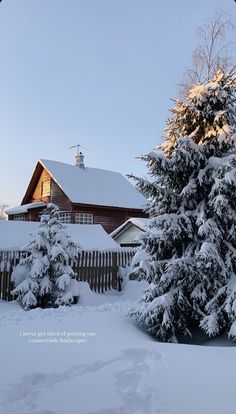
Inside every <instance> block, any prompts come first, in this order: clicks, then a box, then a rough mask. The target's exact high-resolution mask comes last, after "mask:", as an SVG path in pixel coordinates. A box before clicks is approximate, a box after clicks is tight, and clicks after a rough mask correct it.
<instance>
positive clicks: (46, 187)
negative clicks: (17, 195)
mask: <svg viewBox="0 0 236 414" xmlns="http://www.w3.org/2000/svg"><path fill="white" fill-rule="evenodd" d="M41 193H42V197H48V196H50V193H51V181H50V180H47V181H42V191H41Z"/></svg>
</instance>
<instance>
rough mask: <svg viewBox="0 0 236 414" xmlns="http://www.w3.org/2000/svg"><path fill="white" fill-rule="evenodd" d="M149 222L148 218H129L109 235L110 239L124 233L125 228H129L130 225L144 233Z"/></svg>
mask: <svg viewBox="0 0 236 414" xmlns="http://www.w3.org/2000/svg"><path fill="white" fill-rule="evenodd" d="M148 221H149V218H144V217H131V218H129V219H128V220H127V221H125V223H123V224H121V226H119V227H117V229H115V230H114V231H113V232H112V233H110V236H111V237H115V236H117V235H118V234H119V233H121V232H123V231H125V230H126V229H127V228H129V226H130V225H132V224H133V225H134V226H136V227H138V228H139V229H140V230H142V231H144V230H145V228H146V226H147V223H148Z"/></svg>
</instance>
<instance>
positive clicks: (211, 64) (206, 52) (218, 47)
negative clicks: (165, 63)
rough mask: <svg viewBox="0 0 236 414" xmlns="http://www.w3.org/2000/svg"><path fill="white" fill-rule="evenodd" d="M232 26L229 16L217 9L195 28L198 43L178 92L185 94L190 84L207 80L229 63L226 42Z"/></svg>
mask: <svg viewBox="0 0 236 414" xmlns="http://www.w3.org/2000/svg"><path fill="white" fill-rule="evenodd" d="M233 28H234V25H233V22H232V18H231V16H230V15H229V14H228V13H227V12H225V11H223V10H221V9H217V11H216V12H215V15H214V16H213V17H212V18H211V19H209V20H207V21H206V22H205V23H204V24H203V25H202V26H201V27H199V28H198V29H197V37H198V39H199V41H200V45H199V46H198V47H197V48H196V49H195V50H194V51H193V54H192V68H191V69H188V70H187V71H186V73H185V75H184V80H183V82H182V83H181V84H180V92H181V94H182V95H185V94H186V90H188V89H189V88H190V87H191V86H193V85H196V84H198V83H205V82H208V81H209V80H210V79H211V77H212V75H213V73H215V72H216V71H217V70H218V69H228V68H229V67H230V66H231V65H232V62H231V57H230V56H231V53H230V46H231V42H226V41H225V38H226V35H227V33H228V32H229V31H230V30H232V29H233Z"/></svg>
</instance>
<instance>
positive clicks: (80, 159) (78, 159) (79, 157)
mask: <svg viewBox="0 0 236 414" xmlns="http://www.w3.org/2000/svg"><path fill="white" fill-rule="evenodd" d="M75 165H76V167H79V168H82V169H83V170H84V155H83V154H82V152H79V154H77V155H76V156H75Z"/></svg>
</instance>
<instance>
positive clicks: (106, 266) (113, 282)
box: [0, 249, 135, 301]
mask: <svg viewBox="0 0 236 414" xmlns="http://www.w3.org/2000/svg"><path fill="white" fill-rule="evenodd" d="M134 254H135V250H134V249H132V250H126V249H125V250H123V251H122V250H120V251H118V252H114V251H80V252H79V254H78V257H77V258H76V260H73V261H69V264H70V265H71V266H72V268H73V270H74V272H75V274H76V279H77V280H78V281H84V282H88V283H89V285H90V289H91V290H93V291H95V292H98V293H104V292H105V291H107V290H110V289H116V290H121V281H120V278H119V267H120V266H122V267H124V266H126V265H129V264H130V262H131V260H132V258H133V256H134ZM26 255H27V253H26V252H19V251H0V299H3V300H7V301H11V300H13V299H15V298H13V297H12V295H11V291H12V289H13V288H14V283H13V282H12V281H11V274H12V271H13V269H14V267H15V266H16V265H17V264H18V263H19V261H20V258H21V257H25V256H26Z"/></svg>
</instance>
